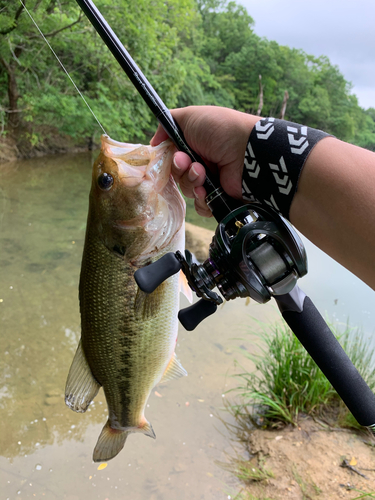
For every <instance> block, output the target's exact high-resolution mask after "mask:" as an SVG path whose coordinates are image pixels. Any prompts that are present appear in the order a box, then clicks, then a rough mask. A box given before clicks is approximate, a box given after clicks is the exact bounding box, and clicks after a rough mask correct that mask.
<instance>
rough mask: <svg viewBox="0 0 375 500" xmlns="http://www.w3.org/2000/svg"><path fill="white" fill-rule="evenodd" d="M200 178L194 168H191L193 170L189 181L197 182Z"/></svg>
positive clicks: (190, 171) (190, 172)
mask: <svg viewBox="0 0 375 500" xmlns="http://www.w3.org/2000/svg"><path fill="white" fill-rule="evenodd" d="M198 176H199V174H198V172H197V171H196V170H195V168H194V167H191V169H190V170H189V176H188V177H189V181H195V179H197V178H198Z"/></svg>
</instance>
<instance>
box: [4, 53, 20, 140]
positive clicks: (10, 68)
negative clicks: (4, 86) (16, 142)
mask: <svg viewBox="0 0 375 500" xmlns="http://www.w3.org/2000/svg"><path fill="white" fill-rule="evenodd" d="M0 62H1V63H2V65H3V67H4V69H5V72H6V74H7V79H8V100H9V107H8V109H7V110H6V113H7V116H8V119H7V131H8V134H9V135H10V136H11V137H14V138H16V137H17V133H18V127H19V120H20V116H19V109H18V99H19V97H20V96H19V93H18V87H17V80H16V63H15V62H14V63H13V62H10V63H8V62H6V61H5V59H3V58H1V59H0Z"/></svg>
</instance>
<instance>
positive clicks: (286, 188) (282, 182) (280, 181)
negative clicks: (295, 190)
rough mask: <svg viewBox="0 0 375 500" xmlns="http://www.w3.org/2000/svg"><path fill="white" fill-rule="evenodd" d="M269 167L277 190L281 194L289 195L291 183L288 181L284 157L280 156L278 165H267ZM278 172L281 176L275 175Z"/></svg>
mask: <svg viewBox="0 0 375 500" xmlns="http://www.w3.org/2000/svg"><path fill="white" fill-rule="evenodd" d="M269 166H270V169H271V170H272V173H273V176H274V178H275V181H276V184H277V187H278V190H279V191H280V193H281V194H285V195H288V194H289V193H290V190H291V189H292V181H291V180H290V179H289V175H288V169H287V168H286V165H285V160H284V157H283V156H282V157H281V158H280V160H279V165H275V164H274V163H269ZM280 170H281V172H282V173H283V175H282V176H280V175H279V174H278V173H277V172H280Z"/></svg>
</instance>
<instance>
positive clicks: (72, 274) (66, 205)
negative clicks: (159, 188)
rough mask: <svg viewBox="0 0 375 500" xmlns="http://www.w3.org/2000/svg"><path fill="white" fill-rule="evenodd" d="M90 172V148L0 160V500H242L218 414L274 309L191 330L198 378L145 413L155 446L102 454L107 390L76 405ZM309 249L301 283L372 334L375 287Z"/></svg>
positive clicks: (237, 309) (232, 306)
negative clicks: (70, 380) (69, 385)
mask: <svg viewBox="0 0 375 500" xmlns="http://www.w3.org/2000/svg"><path fill="white" fill-rule="evenodd" d="M91 165H92V157H91V155H90V154H76V155H60V156H53V157H43V158H39V159H32V160H25V161H19V162H16V163H13V164H8V165H5V166H0V353H1V357H0V485H1V488H0V499H1V500H5V499H29V498H30V499H32V498H48V499H51V500H53V499H69V500H81V499H83V498H85V496H86V497H89V498H93V499H94V498H98V499H101V500H106V499H108V500H120V499H121V500H123V499H132V500H185V499H186V500H188V499H189V500H198V499H205V500H211V499H212V500H214V499H215V500H216V499H218V500H220V499H227V498H230V497H233V496H234V495H235V493H236V491H237V485H236V483H235V481H234V479H233V478H232V477H231V476H230V474H229V473H227V472H225V471H224V470H223V468H222V467H221V466H220V465H219V464H218V461H219V462H220V461H226V460H227V456H228V454H229V455H230V454H233V449H232V446H233V443H232V441H231V436H230V435H229V434H228V431H227V429H226V427H225V426H224V425H223V423H222V422H221V420H220V418H218V415H219V416H220V417H221V418H222V419H224V420H227V421H230V417H229V416H228V414H226V413H225V412H223V411H222V410H221V409H222V407H223V401H224V400H225V399H228V398H229V397H230V395H228V394H226V391H227V390H228V389H230V388H232V387H234V385H235V381H234V380H233V377H231V375H233V374H234V373H235V370H236V368H235V360H236V359H238V360H240V361H241V362H243V361H244V358H243V356H242V354H241V352H242V351H243V350H247V351H250V352H255V351H256V349H257V346H256V344H255V337H254V336H253V335H252V334H251V333H250V329H252V330H253V331H256V330H257V323H256V320H260V321H263V322H272V321H274V320H275V319H276V318H277V317H278V313H277V311H276V308H275V306H274V305H273V304H272V303H270V304H267V305H264V306H260V305H258V304H254V303H251V304H250V305H246V302H245V301H244V300H240V299H237V300H236V301H232V302H230V303H227V304H225V306H223V307H220V308H219V310H218V312H217V313H216V314H215V315H214V316H212V317H211V318H209V319H207V320H206V322H204V323H203V324H201V325H200V326H199V327H198V328H197V329H196V330H195V331H194V332H191V333H189V332H186V331H185V330H184V329H183V328H182V327H180V331H179V340H178V345H177V354H178V357H179V358H180V360H181V362H182V364H183V366H184V367H185V368H186V370H187V371H188V373H189V376H188V377H184V378H183V379H179V380H176V381H172V382H170V383H168V384H165V385H162V386H159V387H157V388H156V392H153V393H152V395H151V397H150V400H149V407H148V408H147V414H146V416H147V418H148V419H149V420H150V422H151V423H152V425H153V428H154V430H155V433H156V435H157V439H156V440H152V439H148V438H146V437H145V436H143V435H140V434H134V435H131V436H130V437H129V439H128V441H127V443H126V446H125V448H124V450H123V451H122V452H121V453H120V454H119V455H118V457H116V458H115V459H114V460H112V461H110V462H109V463H108V466H107V467H106V468H104V469H102V470H98V464H94V463H93V462H92V459H91V457H92V451H93V448H94V446H95V443H96V440H97V437H98V435H99V433H100V430H101V428H102V426H103V424H104V423H105V421H106V419H107V417H106V411H107V410H106V404H105V400H104V397H103V394H102V392H100V393H99V395H98V396H97V397H96V399H95V402H94V404H92V405H91V406H90V408H89V409H88V411H87V412H86V413H85V414H75V413H74V412H72V411H71V410H69V409H68V408H67V407H65V404H64V398H63V393H64V386H65V380H66V376H67V373H68V370H69V367H70V363H71V361H72V358H73V355H74V352H75V348H76V345H77V342H78V339H79V336H80V319H79V309H78V296H77V288H78V279H79V272H80V260H81V254H82V248H83V241H84V235H85V225H86V216H87V207H88V192H89V189H90V182H91ZM305 243H306V246H307V252H308V256H309V268H310V273H309V274H308V276H307V277H305V278H303V279H302V280H301V281H300V286H301V288H303V289H304V290H305V292H306V293H307V294H308V295H310V297H311V298H312V300H313V301H314V302H315V304H316V305H317V307H318V308H319V309H320V311H321V312H322V313H323V314H325V313H326V312H327V313H328V314H329V316H330V317H331V318H335V319H336V320H337V321H339V322H344V323H345V322H346V320H347V318H348V317H349V318H350V322H351V324H352V325H356V326H362V327H363V330H364V334H365V335H366V336H367V335H368V336H372V335H373V334H374V325H375V321H374V309H373V306H372V304H373V301H374V295H373V294H374V292H373V291H372V290H370V289H369V288H368V287H367V286H366V285H364V284H363V283H362V282H360V280H358V279H357V278H355V277H354V276H353V275H351V274H350V273H349V272H347V271H346V270H345V269H343V268H342V267H341V266H339V265H338V264H336V263H335V262H333V261H332V260H331V259H329V258H328V257H327V256H325V255H324V254H323V253H322V252H320V251H319V250H318V249H316V248H315V247H314V246H313V245H311V244H310V243H309V242H307V241H305ZM182 301H183V304H182V306H185V305H186V303H184V299H182ZM241 356H242V357H241ZM247 363H248V365H247V368H248V369H249V370H251V369H252V367H251V366H250V364H249V362H247Z"/></svg>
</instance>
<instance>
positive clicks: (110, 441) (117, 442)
mask: <svg viewBox="0 0 375 500" xmlns="http://www.w3.org/2000/svg"><path fill="white" fill-rule="evenodd" d="M128 434H130V432H128V431H121V430H118V429H112V427H111V426H110V424H109V420H108V421H107V423H106V424H105V426H104V427H103V429H102V432H101V433H100V436H99V438H98V442H97V443H96V446H95V449H94V454H93V460H94V462H106V461H107V460H111V458H113V457H115V456H116V455H117V454H118V453H120V451H121V450H122V449H123V447H124V445H125V441H126V438H127V437H128Z"/></svg>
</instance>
